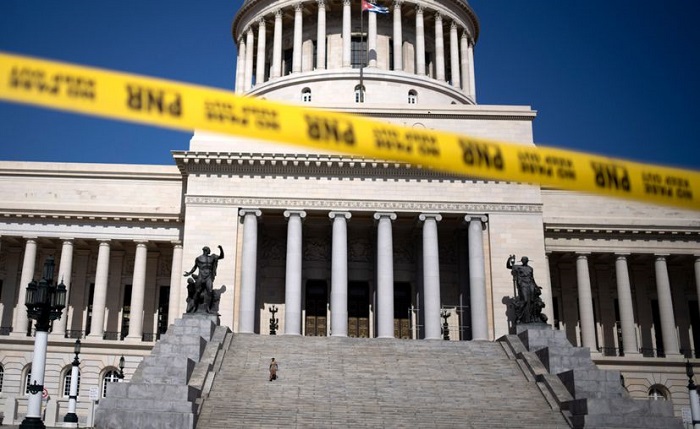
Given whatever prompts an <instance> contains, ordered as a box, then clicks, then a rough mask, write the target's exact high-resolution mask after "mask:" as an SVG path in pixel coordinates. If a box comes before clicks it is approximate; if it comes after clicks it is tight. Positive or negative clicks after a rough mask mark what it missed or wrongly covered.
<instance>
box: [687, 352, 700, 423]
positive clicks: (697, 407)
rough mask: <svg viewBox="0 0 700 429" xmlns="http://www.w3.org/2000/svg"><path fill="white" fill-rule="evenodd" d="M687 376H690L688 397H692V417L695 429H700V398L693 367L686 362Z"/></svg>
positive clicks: (688, 361)
mask: <svg viewBox="0 0 700 429" xmlns="http://www.w3.org/2000/svg"><path fill="white" fill-rule="evenodd" d="M685 374H686V375H687V376H688V395H689V396H690V415H691V417H692V418H693V429H699V428H700V398H699V397H698V389H697V387H696V386H695V383H694V382H693V376H694V374H693V365H692V364H691V363H690V360H689V359H686V360H685Z"/></svg>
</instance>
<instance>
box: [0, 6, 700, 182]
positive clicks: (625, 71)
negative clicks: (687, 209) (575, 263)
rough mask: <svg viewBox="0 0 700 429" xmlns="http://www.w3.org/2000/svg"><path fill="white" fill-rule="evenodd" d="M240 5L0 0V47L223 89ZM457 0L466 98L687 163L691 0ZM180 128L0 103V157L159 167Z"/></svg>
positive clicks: (612, 149) (576, 140)
mask: <svg viewBox="0 0 700 429" xmlns="http://www.w3.org/2000/svg"><path fill="white" fill-rule="evenodd" d="M358 1H359V0H358ZM379 3H380V4H382V1H381V0H379ZM389 3H390V2H389V1H388V0H385V1H384V4H387V5H388V4H389ZM240 4H241V0H208V1H194V0H190V1H184V0H182V1H180V0H169V1H166V0H148V1H144V0H119V1H116V0H103V1H94V0H65V1H38V0H2V1H0V50H2V51H6V52H12V53H20V54H26V55H31V56H38V57H45V58H49V59H57V60H61V61H68V62H74V63H79V64H84V65H89V66H96V67H103V68H109V69H115V70H120V71H127V72H133V73H139V74H145V75H150V76H156V77H162V78H167V79H173V80H181V81H186V82H192V83H197V84H202V85H208V86H215V87H219V88H225V89H231V88H233V85H234V77H235V58H236V49H235V46H234V44H233V41H232V39H231V23H232V21H233V17H234V16H235V13H236V11H237V10H238V8H239V7H240ZM470 4H471V6H472V7H473V8H474V10H475V11H476V13H477V15H478V16H479V19H480V22H481V34H480V39H479V41H478V43H477V47H476V50H475V63H476V84H477V101H478V102H479V103H480V104H516V105H530V106H532V108H533V109H535V110H537V111H538V117H537V119H536V120H535V122H534V134H535V142H536V143H539V144H544V145H547V146H555V147H561V148H567V149H575V150H580V151H585V152H593V153H598V154H603V155H608V156H613V157H621V158H626V159H633V160H638V161H642V162H648V163H655V164H662V165H668V166H677V167H682V168H690V169H694V170H700V108H698V106H699V105H700V104H698V103H699V102H700V31H699V30H698V29H697V22H698V21H699V20H700V2H698V1H695V0H672V1H669V2H658V1H653V2H652V1H648V0H643V1H635V2H631V1H614V0H613V1H610V0H607V1H605V0H589V1H585V2H584V1H551V0H530V1H522V0H510V1H506V0H472V1H470ZM190 136H191V134H190V133H183V132H176V131H170V130H164V129H159V128H153V127H148V126H142V125H132V124H127V123H121V122H116V121H110V120H103V119H96V118H89V117H85V116H79V115H74V114H68V113H61V112H55V111H50V110H45V109H40V108H35V107H27V106H20V105H15V104H9V103H4V102H0V160H19V161H60V162H99V163H129V164H165V165H167V164H172V157H171V154H170V151H171V150H180V149H186V148H187V146H188V142H189V139H190Z"/></svg>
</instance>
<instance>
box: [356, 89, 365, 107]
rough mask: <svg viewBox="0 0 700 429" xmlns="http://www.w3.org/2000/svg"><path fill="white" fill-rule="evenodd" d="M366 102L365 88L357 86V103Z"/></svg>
mask: <svg viewBox="0 0 700 429" xmlns="http://www.w3.org/2000/svg"><path fill="white" fill-rule="evenodd" d="M364 102H365V87H364V86H361V85H356V86H355V103H364Z"/></svg>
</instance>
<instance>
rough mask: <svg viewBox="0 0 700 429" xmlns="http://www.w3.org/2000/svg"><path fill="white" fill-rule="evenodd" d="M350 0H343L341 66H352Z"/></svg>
mask: <svg viewBox="0 0 700 429" xmlns="http://www.w3.org/2000/svg"><path fill="white" fill-rule="evenodd" d="M350 5H351V3H350V0H343V68H350V67H352V58H351V53H352V35H351V27H350V23H351V19H350V16H351V10H350Z"/></svg>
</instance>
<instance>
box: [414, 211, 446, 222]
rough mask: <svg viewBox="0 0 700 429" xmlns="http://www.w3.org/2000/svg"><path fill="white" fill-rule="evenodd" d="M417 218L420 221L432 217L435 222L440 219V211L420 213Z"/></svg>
mask: <svg viewBox="0 0 700 429" xmlns="http://www.w3.org/2000/svg"><path fill="white" fill-rule="evenodd" d="M418 219H419V220H420V221H421V222H425V221H426V220H428V219H433V220H435V222H440V221H441V220H442V215H441V214H440V213H421V214H420V215H418Z"/></svg>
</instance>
